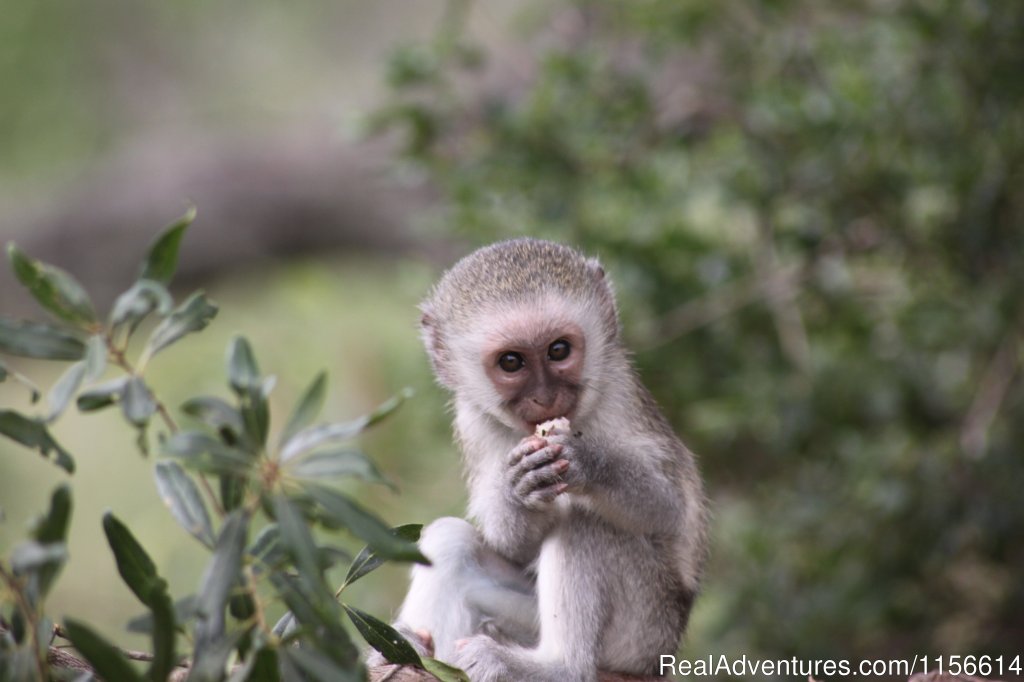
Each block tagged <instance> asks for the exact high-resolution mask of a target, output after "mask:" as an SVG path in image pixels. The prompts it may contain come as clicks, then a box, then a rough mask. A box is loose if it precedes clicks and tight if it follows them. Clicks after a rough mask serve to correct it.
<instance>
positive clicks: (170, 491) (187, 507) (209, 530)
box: [155, 461, 214, 547]
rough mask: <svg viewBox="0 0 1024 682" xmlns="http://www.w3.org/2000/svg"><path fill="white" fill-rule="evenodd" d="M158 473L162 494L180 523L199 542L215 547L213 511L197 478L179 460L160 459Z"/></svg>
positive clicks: (157, 467) (157, 477) (157, 480)
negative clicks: (163, 460)
mask: <svg viewBox="0 0 1024 682" xmlns="http://www.w3.org/2000/svg"><path fill="white" fill-rule="evenodd" d="M155 475H156V487H157V489H158V490H159V491H160V496H161V497H162V498H163V501H164V504H166V505H167V506H168V508H170V510H171V515H172V516H174V520H175V521H177V522H178V525H180V526H181V527H182V528H184V529H185V530H187V531H188V532H189V533H191V534H192V535H193V537H195V538H196V539H197V540H199V542H201V543H203V544H204V545H206V546H207V547H213V542H214V540H213V526H212V525H211V524H210V514H209V512H207V511H206V505H205V504H204V503H203V498H202V497H201V496H200V494H199V489H198V488H197V487H196V484H195V482H194V481H193V480H192V479H191V478H189V476H188V474H186V473H185V471H184V470H183V469H182V468H181V466H179V465H178V463H177V462H166V461H165V462H157V465H156V470H155Z"/></svg>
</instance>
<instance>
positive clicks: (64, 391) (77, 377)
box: [46, 360, 87, 422]
mask: <svg viewBox="0 0 1024 682" xmlns="http://www.w3.org/2000/svg"><path fill="white" fill-rule="evenodd" d="M86 367H87V365H86V363H85V361H84V360H83V361H80V362H76V363H75V364H73V365H71V366H70V367H68V368H67V370H65V371H64V374H62V375H61V377H60V379H57V382H56V383H55V384H54V385H53V388H51V389H50V392H49V393H48V394H47V396H46V401H47V402H48V403H49V404H50V411H49V412H48V413H47V415H46V421H47V422H52V421H54V420H55V419H56V418H57V417H59V416H60V415H61V413H63V412H64V409H65V408H66V407H67V406H68V403H70V402H71V399H72V398H73V397H74V396H75V393H77V392H78V389H79V388H80V387H81V386H82V382H83V381H84V380H85V373H86Z"/></svg>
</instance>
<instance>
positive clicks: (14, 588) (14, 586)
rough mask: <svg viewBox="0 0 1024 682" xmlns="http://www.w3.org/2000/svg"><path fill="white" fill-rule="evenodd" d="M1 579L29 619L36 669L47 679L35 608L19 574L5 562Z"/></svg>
mask: <svg viewBox="0 0 1024 682" xmlns="http://www.w3.org/2000/svg"><path fill="white" fill-rule="evenodd" d="M0 579H3V581H4V583H6V585H7V588H8V590H9V591H10V593H11V594H12V595H13V598H14V601H15V602H16V603H17V607H18V610H19V611H21V613H22V615H23V616H24V617H25V620H26V621H28V623H27V625H28V627H27V628H26V629H27V630H28V631H29V637H31V638H32V652H33V654H34V658H35V661H36V670H37V671H38V672H39V679H40V680H45V679H47V665H46V657H45V656H44V655H43V653H42V652H43V651H45V649H43V647H42V642H40V641H39V628H38V627H36V618H35V615H36V614H35V609H33V608H32V605H31V604H29V603H28V600H26V599H25V594H24V593H23V592H22V591H21V585H20V584H19V580H18V578H17V576H15V575H14V574H13V573H10V572H9V571H8V570H7V569H6V568H4V565H3V564H0Z"/></svg>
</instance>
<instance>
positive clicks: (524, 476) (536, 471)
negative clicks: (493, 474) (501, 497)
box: [506, 436, 569, 511]
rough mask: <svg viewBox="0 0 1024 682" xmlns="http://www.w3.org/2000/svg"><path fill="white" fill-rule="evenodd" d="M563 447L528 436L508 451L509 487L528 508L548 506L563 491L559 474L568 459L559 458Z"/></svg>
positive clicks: (544, 507) (563, 470) (563, 487)
mask: <svg viewBox="0 0 1024 682" xmlns="http://www.w3.org/2000/svg"><path fill="white" fill-rule="evenodd" d="M562 447H563V446H562V445H560V444H553V443H551V442H549V441H548V440H546V439H544V438H540V437H538V436H527V437H526V438H524V439H523V440H521V441H520V442H519V444H518V445H517V446H516V447H514V448H512V452H510V453H509V457H508V464H509V466H508V470H507V473H506V482H507V485H508V489H509V491H510V492H511V494H512V497H513V498H515V499H516V500H518V501H519V502H520V503H521V504H522V505H523V506H524V507H526V508H527V509H533V510H536V511H540V510H543V509H548V508H550V507H551V505H552V504H553V503H554V501H555V498H557V497H558V496H559V495H561V494H562V493H563V492H565V489H566V484H565V482H564V481H563V480H562V474H564V473H565V472H566V470H567V469H568V468H569V462H568V461H567V460H565V459H563V458H562V457H561V454H562Z"/></svg>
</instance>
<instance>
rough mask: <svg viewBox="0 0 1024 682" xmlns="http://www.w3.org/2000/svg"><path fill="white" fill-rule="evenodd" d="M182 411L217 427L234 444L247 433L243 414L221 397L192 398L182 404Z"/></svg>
mask: <svg viewBox="0 0 1024 682" xmlns="http://www.w3.org/2000/svg"><path fill="white" fill-rule="evenodd" d="M181 411H182V412H184V413H185V414H187V415H189V416H190V417H195V418H196V419H199V420H200V421H202V422H203V423H204V424H207V425H208V426H211V427H213V428H214V429H216V430H217V432H218V434H219V435H220V437H221V439H222V440H224V441H225V442H227V443H229V444H232V445H233V444H234V442H235V441H238V440H239V439H241V437H242V436H243V435H244V433H245V426H244V424H243V423H242V415H241V414H239V412H238V410H236V409H235V408H234V407H232V406H231V405H229V404H228V403H227V402H226V401H224V400H221V399H220V398H216V397H213V396H201V397H198V398H192V399H190V400H188V401H187V402H186V403H184V404H183V405H182V406H181Z"/></svg>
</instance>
